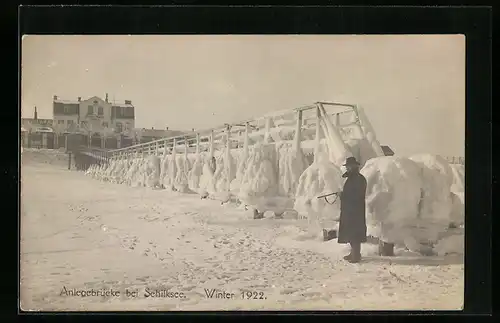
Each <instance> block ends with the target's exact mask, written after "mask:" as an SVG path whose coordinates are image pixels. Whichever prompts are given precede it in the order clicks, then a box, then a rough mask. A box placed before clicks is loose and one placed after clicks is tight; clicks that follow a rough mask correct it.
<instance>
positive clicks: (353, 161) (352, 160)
mask: <svg viewBox="0 0 500 323" xmlns="http://www.w3.org/2000/svg"><path fill="white" fill-rule="evenodd" d="M347 165H357V166H359V163H358V161H357V160H356V158H354V157H347V159H346V161H345V164H344V165H343V166H347Z"/></svg>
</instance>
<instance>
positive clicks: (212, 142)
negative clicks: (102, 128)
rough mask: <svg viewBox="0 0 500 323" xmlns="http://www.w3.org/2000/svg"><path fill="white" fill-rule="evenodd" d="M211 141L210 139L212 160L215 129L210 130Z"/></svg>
mask: <svg viewBox="0 0 500 323" xmlns="http://www.w3.org/2000/svg"><path fill="white" fill-rule="evenodd" d="M209 141H210V144H209V145H210V146H209V157H210V160H212V157H214V131H213V130H211V131H210V138H209Z"/></svg>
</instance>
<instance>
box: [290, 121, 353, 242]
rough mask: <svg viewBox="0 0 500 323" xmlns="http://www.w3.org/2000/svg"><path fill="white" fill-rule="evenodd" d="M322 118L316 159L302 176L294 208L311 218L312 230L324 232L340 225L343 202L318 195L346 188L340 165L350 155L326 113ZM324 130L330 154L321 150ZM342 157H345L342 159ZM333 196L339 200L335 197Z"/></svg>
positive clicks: (315, 152)
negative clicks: (332, 201)
mask: <svg viewBox="0 0 500 323" xmlns="http://www.w3.org/2000/svg"><path fill="white" fill-rule="evenodd" d="M318 119H319V120H318V121H320V122H321V124H322V127H321V128H319V127H317V128H316V138H315V150H314V161H313V163H312V164H311V165H310V166H309V167H308V168H307V169H306V170H305V171H304V172H303V173H302V175H301V176H300V178H299V183H298V186H297V190H296V195H295V204H294V209H295V210H296V211H297V212H298V213H299V215H300V216H302V217H307V219H308V220H309V224H310V228H309V231H312V232H311V233H315V232H316V231H320V228H325V227H326V228H328V227H329V228H332V227H335V226H336V222H337V220H338V218H339V216H340V201H339V200H338V199H337V200H336V201H335V203H333V204H329V203H327V202H326V201H325V199H318V198H317V197H318V196H320V195H325V194H330V193H335V192H340V191H341V190H342V185H343V179H342V172H341V170H340V167H339V166H338V165H340V164H343V162H345V156H348V152H347V148H346V146H345V145H344V143H343V141H342V139H341V138H340V134H339V132H338V131H337V129H336V128H335V127H334V126H333V125H332V124H331V123H330V121H329V120H328V118H326V115H325V114H323V115H320V117H319V118H318ZM321 129H322V130H323V133H324V134H325V137H326V138H325V139H326V140H325V142H326V145H325V146H324V147H325V148H327V150H328V153H327V152H325V151H321V147H322V146H321V142H320V138H321V135H320V133H321ZM340 143H341V144H340ZM336 149H340V154H336V152H337V151H336ZM341 158H344V160H342V161H341ZM332 159H333V160H332ZM332 161H333V162H332ZM330 198H333V199H335V197H330Z"/></svg>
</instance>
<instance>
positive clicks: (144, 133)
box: [134, 129, 184, 138]
mask: <svg viewBox="0 0 500 323" xmlns="http://www.w3.org/2000/svg"><path fill="white" fill-rule="evenodd" d="M134 132H135V133H137V135H138V136H140V137H154V138H168V137H176V136H181V135H183V134H184V132H182V131H178V130H164V129H134Z"/></svg>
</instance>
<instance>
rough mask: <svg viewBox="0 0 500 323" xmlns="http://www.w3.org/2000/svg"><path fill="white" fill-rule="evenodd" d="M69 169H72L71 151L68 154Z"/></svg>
mask: <svg viewBox="0 0 500 323" xmlns="http://www.w3.org/2000/svg"><path fill="white" fill-rule="evenodd" d="M68 169H71V151H70V152H69V154H68Z"/></svg>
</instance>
